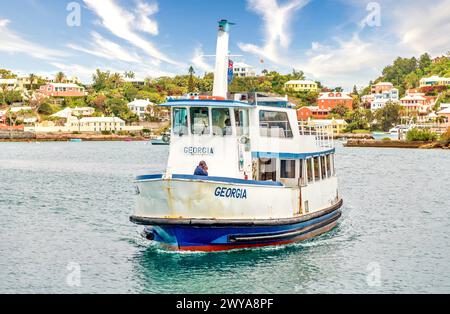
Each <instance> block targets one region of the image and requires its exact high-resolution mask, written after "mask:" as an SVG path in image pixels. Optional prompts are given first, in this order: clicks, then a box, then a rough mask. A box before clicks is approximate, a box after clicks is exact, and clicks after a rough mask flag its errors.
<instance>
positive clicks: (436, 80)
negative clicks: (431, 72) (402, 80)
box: [420, 76, 450, 87]
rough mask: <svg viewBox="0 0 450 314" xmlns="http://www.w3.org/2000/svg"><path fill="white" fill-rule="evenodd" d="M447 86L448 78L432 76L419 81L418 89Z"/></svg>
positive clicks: (449, 80) (449, 82) (449, 81)
mask: <svg viewBox="0 0 450 314" xmlns="http://www.w3.org/2000/svg"><path fill="white" fill-rule="evenodd" d="M449 85H450V78H446V77H439V76H432V77H425V78H423V79H421V80H420V87H427V86H449Z"/></svg>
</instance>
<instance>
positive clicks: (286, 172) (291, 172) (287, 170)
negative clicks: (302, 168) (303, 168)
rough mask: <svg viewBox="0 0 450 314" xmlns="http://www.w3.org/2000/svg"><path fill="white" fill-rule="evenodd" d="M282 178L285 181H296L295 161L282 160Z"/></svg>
mask: <svg viewBox="0 0 450 314" xmlns="http://www.w3.org/2000/svg"><path fill="white" fill-rule="evenodd" d="M280 177H281V178H283V179H295V160H281V171H280Z"/></svg>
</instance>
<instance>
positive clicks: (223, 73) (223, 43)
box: [213, 20, 233, 98]
mask: <svg viewBox="0 0 450 314" xmlns="http://www.w3.org/2000/svg"><path fill="white" fill-rule="evenodd" d="M230 25H233V24H232V23H229V22H228V21H227V20H221V21H220V22H219V34H218V37H217V49H216V70H215V72H214V89H213V96H218V97H225V98H226V97H227V94H228V62H229V59H228V49H229V40H230V33H229V30H230Z"/></svg>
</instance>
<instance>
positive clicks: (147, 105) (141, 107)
mask: <svg viewBox="0 0 450 314" xmlns="http://www.w3.org/2000/svg"><path fill="white" fill-rule="evenodd" d="M154 106H155V104H154V103H152V102H151V101H150V100H149V99H136V98H135V99H134V101H132V102H130V103H129V104H128V108H129V109H130V110H131V111H132V112H133V113H134V114H136V115H137V116H139V119H140V120H141V121H142V120H144V119H145V115H146V114H154V111H153V107H154Z"/></svg>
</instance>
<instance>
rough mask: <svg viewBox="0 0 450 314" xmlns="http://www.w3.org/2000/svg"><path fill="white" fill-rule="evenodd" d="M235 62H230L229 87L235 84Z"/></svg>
mask: <svg viewBox="0 0 450 314" xmlns="http://www.w3.org/2000/svg"><path fill="white" fill-rule="evenodd" d="M233 68H234V62H233V61H232V60H228V85H230V84H231V83H232V82H233V78H234V71H233Z"/></svg>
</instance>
